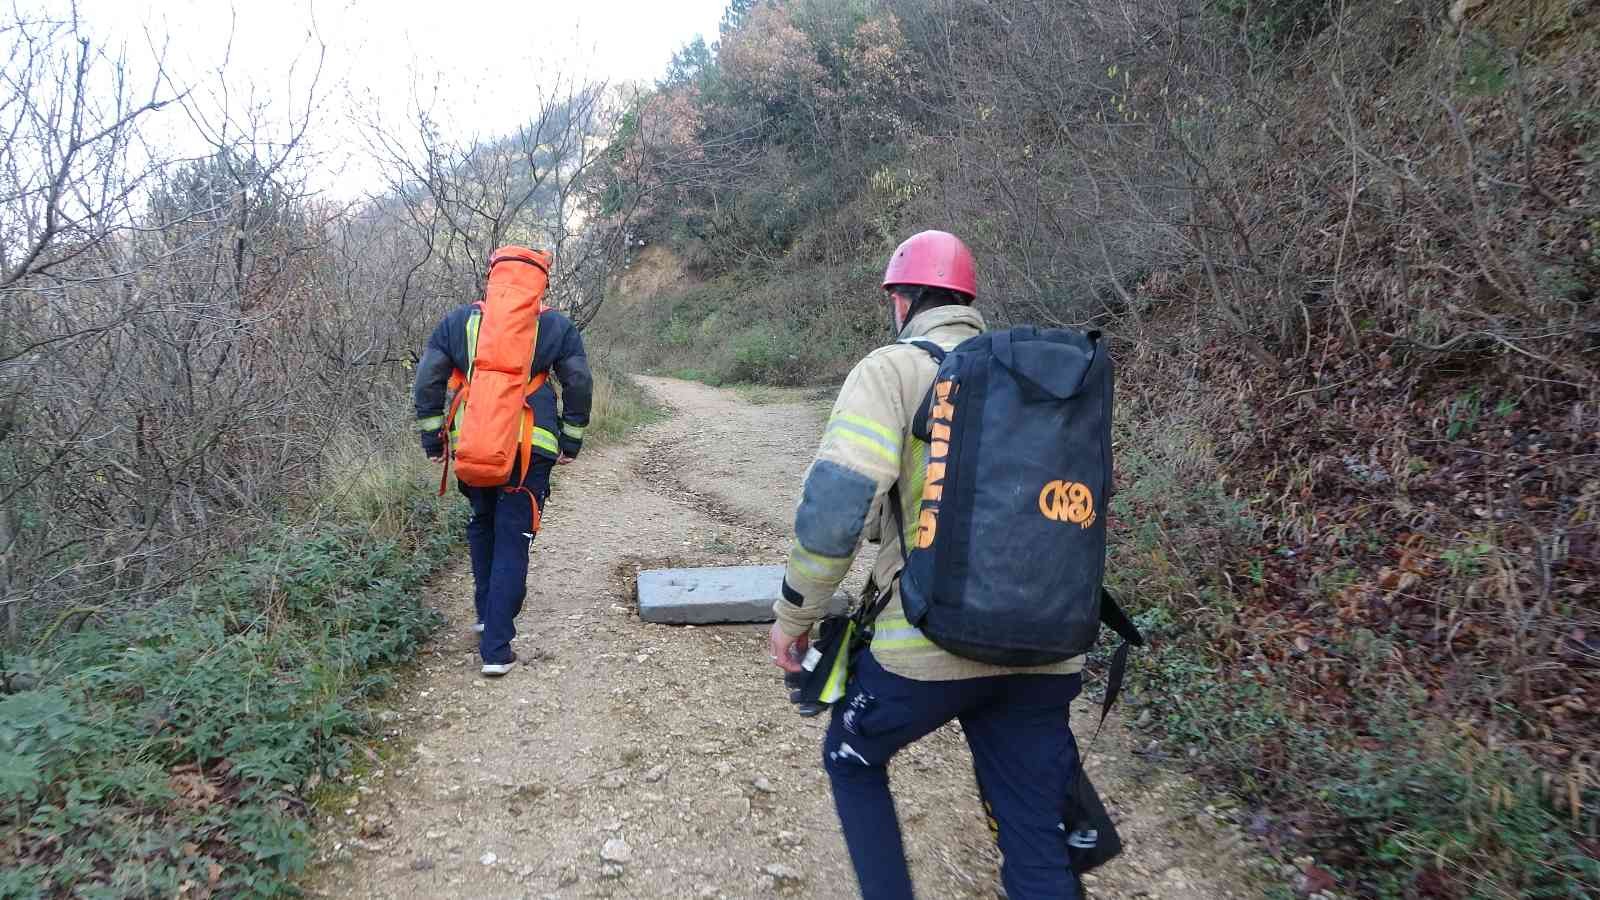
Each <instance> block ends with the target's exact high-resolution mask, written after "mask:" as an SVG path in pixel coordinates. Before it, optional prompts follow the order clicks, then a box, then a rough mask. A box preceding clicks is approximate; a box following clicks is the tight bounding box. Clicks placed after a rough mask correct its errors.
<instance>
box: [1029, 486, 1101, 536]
mask: <svg viewBox="0 0 1600 900" xmlns="http://www.w3.org/2000/svg"><path fill="white" fill-rule="evenodd" d="M1039 512H1041V513H1044V517H1045V518H1046V519H1049V520H1050V521H1052V522H1071V523H1072V524H1074V525H1081V526H1083V527H1084V528H1088V527H1089V526H1090V525H1093V524H1094V520H1095V514H1094V493H1093V492H1092V491H1090V490H1089V486H1088V485H1085V484H1079V483H1078V482H1076V481H1052V482H1050V483H1049V484H1047V485H1045V486H1044V490H1042V491H1040V492H1039Z"/></svg>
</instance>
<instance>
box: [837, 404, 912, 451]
mask: <svg viewBox="0 0 1600 900" xmlns="http://www.w3.org/2000/svg"><path fill="white" fill-rule="evenodd" d="M833 421H835V422H848V423H850V424H851V425H855V426H857V427H859V428H864V429H866V430H867V431H870V432H872V433H874V434H876V435H878V436H879V437H881V438H883V440H884V443H885V444H887V445H888V446H890V447H895V448H897V449H898V448H899V446H900V432H899V431H897V430H895V429H893V428H890V427H889V426H887V425H882V424H879V423H877V422H874V421H872V420H871V419H869V418H867V417H866V416H858V415H856V414H855V413H847V412H842V413H837V414H835V415H834V417H833Z"/></svg>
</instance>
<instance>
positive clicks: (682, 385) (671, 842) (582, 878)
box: [307, 379, 1283, 900]
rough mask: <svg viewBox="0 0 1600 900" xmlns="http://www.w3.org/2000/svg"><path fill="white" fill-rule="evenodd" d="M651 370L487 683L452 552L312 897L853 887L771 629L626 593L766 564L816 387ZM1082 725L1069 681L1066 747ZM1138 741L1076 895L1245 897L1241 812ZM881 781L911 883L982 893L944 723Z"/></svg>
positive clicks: (1109, 738) (1128, 753)
mask: <svg viewBox="0 0 1600 900" xmlns="http://www.w3.org/2000/svg"><path fill="white" fill-rule="evenodd" d="M647 385H648V387H649V389H650V390H651V391H652V392H653V393H654V394H655V395H656V396H657V397H658V398H659V399H660V400H661V402H663V403H664V404H666V405H667V406H668V407H670V408H671V409H672V410H673V413H674V414H673V415H672V416H671V417H670V418H668V419H666V420H665V421H662V422H660V423H658V424H656V425H654V426H651V427H650V428H648V429H646V430H645V431H643V432H641V433H640V434H639V435H638V436H637V438H636V439H634V440H632V441H630V442H629V443H628V445H627V446H624V447H616V448H610V449H606V450H599V451H594V452H589V453H586V454H584V456H583V457H582V458H581V459H580V460H579V462H578V463H577V464H576V465H573V466H571V467H568V468H566V469H563V470H561V471H560V472H559V473H558V476H557V481H556V486H555V493H554V494H553V496H552V498H551V501H550V504H549V508H548V511H547V513H546V517H545V530H544V532H543V533H542V534H541V535H540V537H539V541H538V544H537V545H536V547H535V549H534V556H533V562H532V565H531V567H530V574H529V596H528V603H527V607H526V609H525V611H524V613H523V615H522V617H521V619H520V620H519V622H518V627H519V628H520V629H521V634H520V635H519V637H518V639H517V643H516V647H517V652H518V653H519V654H520V655H521V657H522V659H523V660H524V662H525V663H526V664H525V665H521V666H519V667H518V668H517V669H515V670H514V671H513V672H512V673H511V674H510V675H508V676H507V677H505V678H503V679H499V680H494V681H491V680H486V679H484V678H482V677H481V676H480V675H479V674H478V670H477V667H478V660H477V655H476V652H475V651H476V642H475V640H474V635H473V633H472V631H471V624H472V603H471V575H470V572H469V571H468V569H467V567H466V565H465V560H464V559H463V560H462V561H461V563H460V564H458V565H457V566H455V567H454V568H453V569H452V570H450V571H449V572H448V573H446V574H445V575H444V576H443V577H442V578H441V579H440V580H439V581H438V583H437V585H436V588H435V590H436V593H435V596H434V599H433V602H434V603H436V604H437V606H438V608H439V609H440V610H441V611H443V612H444V613H445V614H446V615H447V616H448V617H449V619H450V623H451V624H450V626H449V627H448V629H447V630H446V631H445V632H444V633H443V634H442V635H441V636H440V637H439V638H438V639H437V640H436V641H435V642H434V643H433V645H432V646H431V647H430V648H429V650H428V651H427V652H426V653H425V654H424V656H423V658H422V661H421V663H420V664H419V666H418V667H417V669H416V671H415V672H414V673H413V675H412V677H410V678H408V679H407V680H406V684H405V686H404V688H403V689H402V690H400V691H398V692H397V693H396V694H394V695H391V697H390V699H389V702H390V703H391V704H392V705H391V706H390V708H388V709H387V710H385V711H384V712H382V713H381V714H380V718H381V719H382V720H383V721H384V723H385V727H386V734H385V742H386V744H387V745H388V746H389V747H391V748H393V749H392V750H390V751H389V752H385V753H382V754H379V755H378V757H377V758H380V759H382V760H383V762H382V763H380V764H376V765H375V766H374V768H373V769H372V770H371V771H369V772H368V773H366V774H364V775H362V776H360V777H359V778H355V779H353V780H352V781H351V783H350V784H348V785H346V787H347V788H348V793H347V794H343V795H341V799H340V800H339V801H337V802H335V803H334V804H333V805H335V806H337V807H338V808H336V809H328V810H325V812H324V813H323V815H322V817H321V819H320V820H319V822H318V825H319V827H320V834H321V837H320V840H321V850H320V853H319V856H320V862H319V865H318V866H317V868H316V870H315V871H314V872H313V874H312V876H311V877H310V878H309V879H308V883H307V889H308V890H309V891H310V892H311V893H312V894H313V895H315V896H322V897H340V898H380V897H381V898H392V897H393V898H405V897H417V898H420V897H449V898H524V897H704V898H734V897H758V896H769V895H781V896H789V897H850V896H854V891H855V883H854V879H853V876H852V875H851V872H850V868H849V863H848V860H847V858H846V855H845V850H844V845H843V842H842V840H841V838H840V835H839V830H838V824H837V821H836V819H835V817H834V812H833V807H832V803H831V800H830V799H829V796H828V791H827V783H826V779H825V777H824V775H823V773H822V770H821V766H820V762H819V745H820V741H821V737H822V728H823V722H822V720H820V719H801V718H799V717H797V716H796V715H795V714H794V713H793V712H792V708H791V707H790V706H789V704H788V703H787V701H786V700H785V697H784V692H783V690H782V684H781V678H780V675H779V673H778V671H777V670H776V669H774V668H773V667H772V666H771V664H770V663H768V661H767V659H766V653H765V632H766V628H765V626H759V627H758V626H740V627H701V628H693V627H682V628H673V627H665V626H653V625H647V624H645V623H643V622H641V621H640V620H639V618H638V616H637V615H636V613H635V609H634V601H633V579H634V576H635V574H636V573H637V571H638V570H639V569H640V568H641V567H644V568H654V567H657V566H662V565H685V564H688V565H735V564H751V563H756V564H760V563H776V562H781V561H782V559H783V554H784V551H785V546H786V545H785V538H784V534H785V527H786V525H787V523H788V519H789V517H790V515H791V514H792V511H793V507H794V502H795V497H796V496H797V494H798V488H799V483H800V477H801V475H802V473H803V472H804V469H805V465H806V463H807V462H808V460H809V458H810V453H811V450H812V449H813V448H814V440H815V438H816V436H817V435H819V434H820V431H821V426H822V419H823V416H824V415H825V406H824V404H822V403H820V402H818V401H819V398H818V397H816V396H815V395H805V394H801V393H793V394H780V395H777V396H776V397H773V396H765V397H763V398H761V399H764V400H775V401H776V402H764V403H752V402H748V401H747V400H745V399H741V398H740V397H739V396H738V395H736V394H735V393H733V392H730V391H724V390H718V389H715V388H710V387H706V386H704V385H699V384H692V383H687V382H679V381H671V380H665V379H649V380H647ZM857 570H858V571H857V573H856V575H855V576H854V578H856V579H859V578H861V577H862V566H861V565H859V564H858V566H857ZM1086 693H1093V691H1086ZM1092 721H1093V717H1092V716H1091V706H1090V705H1089V702H1088V701H1087V700H1083V701H1080V705H1079V707H1078V708H1077V709H1075V722H1076V723H1077V725H1078V728H1079V734H1080V741H1085V740H1087V730H1088V729H1089V728H1090V727H1091V723H1092ZM1135 746H1136V742H1135V741H1133V740H1132V739H1131V738H1130V735H1129V733H1128V732H1127V731H1126V730H1125V729H1124V728H1123V727H1122V726H1121V724H1120V723H1118V721H1117V720H1116V718H1115V717H1113V719H1112V721H1111V722H1110V723H1109V724H1108V725H1107V727H1106V730H1105V733H1104V734H1102V735H1101V736H1100V738H1099V742H1098V744H1097V745H1096V749H1095V753H1094V754H1093V756H1092V758H1091V759H1090V762H1089V768H1090V772H1091V773H1092V775H1093V777H1094V780H1095V782H1096V784H1097V785H1098V786H1099V787H1100V789H1101V792H1102V794H1104V795H1105V797H1106V799H1107V802H1108V804H1109V805H1110V806H1111V807H1112V810H1113V814H1114V815H1115V816H1117V817H1118V820H1119V830H1120V831H1121V833H1122V835H1123V839H1124V841H1125V844H1126V852H1125V854H1124V855H1123V856H1122V857H1121V858H1119V859H1118V860H1116V861H1114V862H1113V863H1111V864H1110V865H1108V866H1106V867H1104V868H1103V869H1102V870H1100V871H1099V872H1097V873H1095V874H1093V875H1091V876H1090V884H1089V888H1090V890H1091V892H1092V894H1091V896H1093V897H1100V898H1111V897H1158V898H1173V900H1201V898H1226V897H1239V898H1243V897H1258V896H1262V895H1263V894H1264V893H1265V890H1264V888H1263V887H1262V883H1263V881H1262V878H1261V877H1259V876H1260V870H1259V869H1258V868H1257V866H1256V865H1255V864H1254V861H1253V857H1254V856H1255V855H1256V854H1255V853H1254V851H1253V849H1252V848H1251V846H1250V845H1249V844H1248V843H1246V841H1245V839H1244V838H1243V837H1242V836H1241V834H1240V832H1238V831H1237V830H1236V829H1233V828H1231V827H1228V826H1226V825H1224V824H1222V823H1221V822H1220V816H1213V815H1211V814H1209V813H1208V812H1207V811H1206V810H1205V809H1203V808H1202V806H1203V805H1204V804H1205V803H1206V801H1205V800H1204V799H1203V798H1200V797H1199V796H1198V795H1197V793H1196V791H1195V789H1194V787H1193V785H1192V784H1191V783H1189V782H1188V781H1187V780H1186V779H1185V778H1183V777H1182V776H1180V775H1178V774H1175V773H1173V772H1171V771H1168V770H1164V769H1162V768H1159V767H1158V766H1157V765H1156V764H1155V763H1154V761H1153V760H1147V759H1146V758H1145V757H1144V756H1141V755H1140V754H1139V753H1138V752H1136V751H1135V749H1134V748H1135ZM893 778H894V783H895V794H896V799H897V802H898V804H899V811H900V818H901V821H902V823H903V826H904V829H905V833H906V844H907V851H908V853H909V855H910V859H911V867H912V872H913V875H914V877H915V879H916V883H917V888H918V893H919V895H920V896H923V897H929V898H976V897H982V898H993V897H995V896H997V893H998V890H999V889H998V884H999V880H998V877H997V869H996V866H997V862H998V860H997V855H996V853H995V851H994V848H993V845H992V843H991V840H990V838H989V834H988V831H987V829H986V828H985V826H984V824H983V819H982V816H981V814H980V812H979V809H978V806H977V803H976V800H975V799H974V788H973V785H972V776H971V768H970V760H969V757H968V754H967V750H966V748H965V746H964V744H963V742H962V739H961V735H960V729H959V727H958V726H955V725H952V726H949V727H947V728H945V729H944V730H942V731H940V732H938V733H936V734H934V735H932V736H931V737H929V738H928V739H926V740H924V741H922V742H921V743H919V744H916V745H914V746H913V747H911V748H910V749H909V750H907V751H906V752H905V753H904V754H902V756H901V757H900V758H899V759H897V760H896V761H895V763H894V765H893ZM325 805H326V804H325ZM1267 880H1269V881H1275V882H1277V883H1279V884H1281V883H1282V881H1283V880H1282V878H1281V877H1279V878H1270V879H1267Z"/></svg>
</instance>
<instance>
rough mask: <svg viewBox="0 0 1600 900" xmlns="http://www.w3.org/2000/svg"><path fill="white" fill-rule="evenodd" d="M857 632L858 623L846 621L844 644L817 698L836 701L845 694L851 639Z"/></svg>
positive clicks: (826, 701) (827, 701) (848, 674)
mask: <svg viewBox="0 0 1600 900" xmlns="http://www.w3.org/2000/svg"><path fill="white" fill-rule="evenodd" d="M855 634H856V623H855V622H854V621H853V620H852V621H850V622H847V623H845V627H844V638H843V641H844V644H843V645H842V646H840V647H839V652H837V653H835V654H834V655H833V668H832V669H831V670H829V672H828V680H827V681H825V682H823V683H822V692H821V694H820V696H818V698H817V699H818V700H821V701H822V702H823V703H834V702H836V701H838V700H839V699H840V698H842V697H843V696H844V686H845V684H846V683H847V682H848V681H849V680H850V640H851V638H853V637H855Z"/></svg>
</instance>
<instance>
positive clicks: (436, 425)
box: [417, 416, 444, 431]
mask: <svg viewBox="0 0 1600 900" xmlns="http://www.w3.org/2000/svg"><path fill="white" fill-rule="evenodd" d="M443 427H444V416H429V417H427V418H426V419H418V420H417V430H418V431H438V430H439V429H441V428H443Z"/></svg>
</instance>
